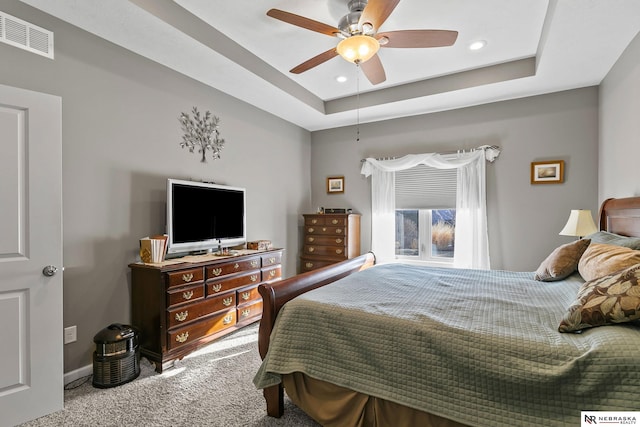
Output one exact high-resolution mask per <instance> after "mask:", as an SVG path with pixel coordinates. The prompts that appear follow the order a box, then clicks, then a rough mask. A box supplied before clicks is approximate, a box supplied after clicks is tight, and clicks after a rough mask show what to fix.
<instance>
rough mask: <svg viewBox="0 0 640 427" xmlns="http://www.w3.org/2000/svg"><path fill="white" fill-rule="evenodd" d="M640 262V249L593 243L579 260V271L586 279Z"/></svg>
mask: <svg viewBox="0 0 640 427" xmlns="http://www.w3.org/2000/svg"><path fill="white" fill-rule="evenodd" d="M636 264H640V251H636V250H633V249H629V248H624V247H622V246H615V245H607V244H604V243H591V244H590V245H589V247H588V248H587V250H586V251H584V254H582V257H581V258H580V261H579V262H578V271H579V272H580V274H581V275H582V278H583V279H584V280H586V281H589V280H594V279H597V278H598V277H603V276H606V275H608V274H612V273H615V272H616V271H619V270H622V269H625V268H627V267H631V266H632V265H636Z"/></svg>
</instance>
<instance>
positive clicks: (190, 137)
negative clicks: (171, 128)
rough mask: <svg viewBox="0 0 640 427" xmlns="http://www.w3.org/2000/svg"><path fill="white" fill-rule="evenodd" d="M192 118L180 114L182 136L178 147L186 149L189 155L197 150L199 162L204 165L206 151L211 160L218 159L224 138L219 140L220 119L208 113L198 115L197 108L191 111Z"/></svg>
mask: <svg viewBox="0 0 640 427" xmlns="http://www.w3.org/2000/svg"><path fill="white" fill-rule="evenodd" d="M191 113H192V114H193V118H192V117H189V115H188V114H187V113H180V117H179V118H178V120H179V121H180V124H181V125H182V130H183V131H184V135H182V142H181V143H180V147H182V148H185V147H186V148H188V149H189V152H190V153H193V152H194V151H195V149H196V148H197V149H198V153H202V158H201V159H200V161H201V162H202V163H206V161H207V159H206V154H207V150H211V151H212V154H211V155H212V158H213V160H215V159H219V158H220V151H222V148H223V147H224V138H220V131H219V130H218V123H219V122H220V119H219V118H218V117H216V116H214V115H212V114H211V112H210V111H207V112H206V113H204V115H202V116H201V115H200V112H199V111H198V108H197V107H193V109H192V110H191Z"/></svg>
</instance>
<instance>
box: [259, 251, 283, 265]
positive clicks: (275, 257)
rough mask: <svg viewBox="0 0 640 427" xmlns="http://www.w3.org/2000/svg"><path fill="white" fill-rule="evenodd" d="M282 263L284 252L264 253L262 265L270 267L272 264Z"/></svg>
mask: <svg viewBox="0 0 640 427" xmlns="http://www.w3.org/2000/svg"><path fill="white" fill-rule="evenodd" d="M276 264H282V252H278V253H271V254H268V255H262V266H263V267H269V266H271V265H276Z"/></svg>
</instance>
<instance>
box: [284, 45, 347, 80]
mask: <svg viewBox="0 0 640 427" xmlns="http://www.w3.org/2000/svg"><path fill="white" fill-rule="evenodd" d="M336 56H338V51H337V50H336V48H335V47H334V48H331V49H329V50H327V51H326V52H322V53H321V54H320V55H316V56H314V57H313V58H311V59H309V60H307V61H305V62H303V63H302V64H300V65H298V66H297V67H294V68H292V69H291V70H290V71H289V72H290V73H293V74H300V73H304V72H305V71H307V70H310V69H311V68H313V67H317V66H318V65H320V64H322V63H323V62H327V61H328V60H330V59H331V58H334V57H336Z"/></svg>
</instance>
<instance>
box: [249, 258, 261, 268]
mask: <svg viewBox="0 0 640 427" xmlns="http://www.w3.org/2000/svg"><path fill="white" fill-rule="evenodd" d="M258 265H259V263H258V260H257V259H254V260H253V261H251V267H257V266H258Z"/></svg>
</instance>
